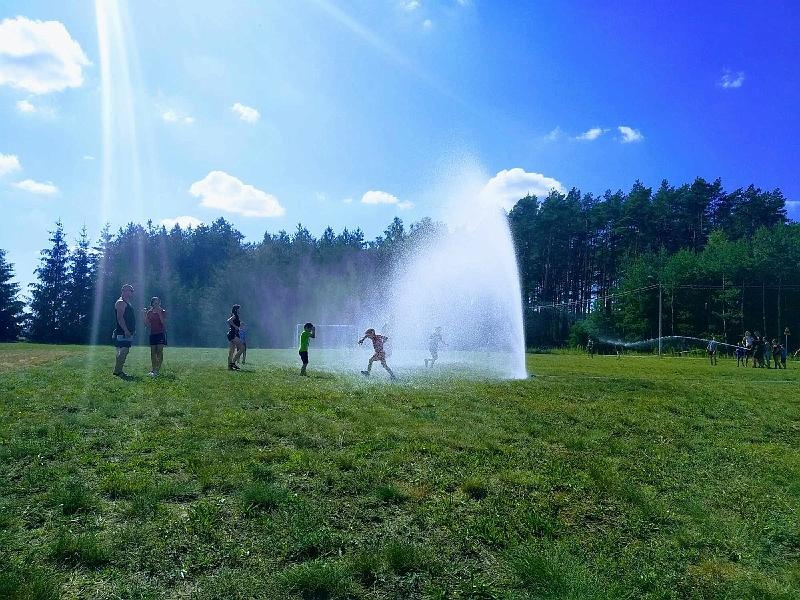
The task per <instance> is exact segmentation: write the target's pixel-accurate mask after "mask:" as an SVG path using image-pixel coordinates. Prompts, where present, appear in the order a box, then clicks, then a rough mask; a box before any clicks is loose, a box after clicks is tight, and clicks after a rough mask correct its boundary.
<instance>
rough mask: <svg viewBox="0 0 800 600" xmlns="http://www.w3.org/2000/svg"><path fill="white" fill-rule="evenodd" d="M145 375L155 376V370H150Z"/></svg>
mask: <svg viewBox="0 0 800 600" xmlns="http://www.w3.org/2000/svg"><path fill="white" fill-rule="evenodd" d="M147 376H148V377H155V376H156V372H155V371H150V372H149V373H148V374H147Z"/></svg>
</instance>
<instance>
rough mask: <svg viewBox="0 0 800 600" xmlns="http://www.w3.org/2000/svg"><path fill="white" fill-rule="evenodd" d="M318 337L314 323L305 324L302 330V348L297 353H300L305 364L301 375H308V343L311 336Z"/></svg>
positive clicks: (301, 368)
mask: <svg viewBox="0 0 800 600" xmlns="http://www.w3.org/2000/svg"><path fill="white" fill-rule="evenodd" d="M316 337H317V330H316V328H315V327H314V324H313V323H306V324H305V325H303V331H301V332H300V348H299V349H298V351H297V353H298V354H299V355H300V360H301V361H302V362H303V366H302V367H300V375H306V367H308V344H309V341H310V340H311V338H316Z"/></svg>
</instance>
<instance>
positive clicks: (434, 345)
mask: <svg viewBox="0 0 800 600" xmlns="http://www.w3.org/2000/svg"><path fill="white" fill-rule="evenodd" d="M439 344H444V345H445V346H447V344H446V343H445V341H444V339H443V338H442V328H441V327H437V328H436V329H434V330H433V333H432V334H431V336H430V337H429V338H428V350H430V353H431V357H430V358H426V359H425V366H426V367H432V366H433V363H435V362H436V359H437V358H439Z"/></svg>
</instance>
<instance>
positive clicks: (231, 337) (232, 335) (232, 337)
mask: <svg viewBox="0 0 800 600" xmlns="http://www.w3.org/2000/svg"><path fill="white" fill-rule="evenodd" d="M238 337H239V334H238V333H236V332H235V331H229V332H228V341H229V342H232V341H233V340H235V339H236V338H238Z"/></svg>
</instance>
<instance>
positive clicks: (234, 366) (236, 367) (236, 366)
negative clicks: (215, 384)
mask: <svg viewBox="0 0 800 600" xmlns="http://www.w3.org/2000/svg"><path fill="white" fill-rule="evenodd" d="M231 368H232V369H233V370H234V371H240V370H241V369H239V365H237V364H236V363H231Z"/></svg>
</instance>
